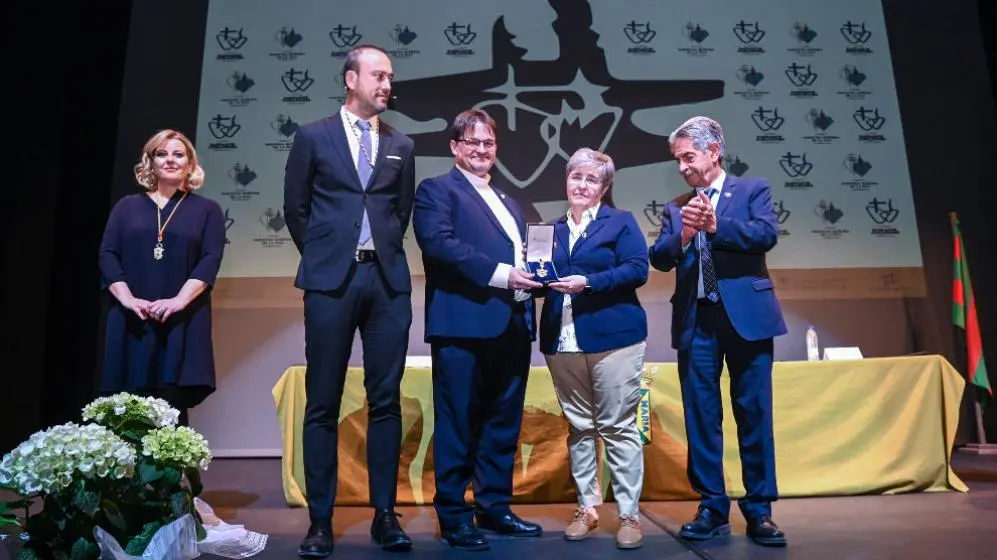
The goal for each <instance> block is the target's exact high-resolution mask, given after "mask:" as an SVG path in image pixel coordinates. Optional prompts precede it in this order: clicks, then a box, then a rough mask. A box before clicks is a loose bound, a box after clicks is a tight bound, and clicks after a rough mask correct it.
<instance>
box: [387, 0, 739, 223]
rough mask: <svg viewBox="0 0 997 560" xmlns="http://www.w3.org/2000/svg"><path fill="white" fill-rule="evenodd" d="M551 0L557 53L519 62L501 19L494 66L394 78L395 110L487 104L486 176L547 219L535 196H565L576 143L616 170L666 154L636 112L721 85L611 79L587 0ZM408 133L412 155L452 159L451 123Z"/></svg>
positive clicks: (716, 91)
mask: <svg viewBox="0 0 997 560" xmlns="http://www.w3.org/2000/svg"><path fill="white" fill-rule="evenodd" d="M548 1H549V2H550V5H551V7H553V9H554V11H555V12H556V13H557V18H556V19H555V20H554V22H553V24H552V27H553V28H554V31H555V33H556V34H557V37H558V42H559V44H560V57H559V58H557V59H556V60H550V61H525V60H523V57H524V55H525V54H526V52H527V50H526V49H523V48H520V47H518V46H516V45H514V44H513V39H514V38H515V36H514V35H512V34H511V33H510V32H509V31H508V30H507V29H506V26H505V21H504V18H502V17H499V18H498V19H497V20H496V21H495V24H494V26H493V32H492V43H493V46H492V53H493V54H492V67H491V68H489V69H485V70H479V71H474V72H465V73H461V74H453V75H447V76H439V77H431V78H420V79H415V80H406V81H399V82H397V83H396V84H395V86H394V90H395V91H396V92H397V93H398V95H399V99H400V101H399V104H398V105H399V106H398V107H396V108H395V110H396V111H398V112H400V113H402V114H404V115H406V116H408V117H409V118H411V119H414V120H417V121H422V122H428V121H430V120H434V119H444V120H445V121H446V122H450V121H451V120H452V119H453V117H454V116H456V115H457V114H458V113H459V112H461V111H463V110H465V109H469V108H472V107H474V108H480V109H484V110H486V111H488V113H489V114H491V116H492V117H493V118H494V119H495V121H496V124H497V125H498V141H499V159H498V162H497V163H496V166H495V168H494V169H492V184H493V185H494V186H495V187H497V188H499V189H501V190H503V191H504V192H506V193H508V194H509V195H510V196H511V197H513V198H514V199H515V200H516V201H517V202H518V203H519V205H520V206H521V207H522V209H523V212H524V214H525V215H526V218H527V220H529V221H541V220H542V219H543V218H542V217H541V216H540V213H539V212H538V210H537V209H536V207H535V206H534V204H537V203H543V202H552V201H558V200H564V198H565V196H564V166H565V164H566V163H567V160H568V158H570V157H571V154H572V153H574V151H575V150H576V149H578V148H580V147H583V146H587V147H590V148H593V149H596V150H599V151H603V152H606V153H608V154H609V155H610V156H612V157H613V161H614V163H615V164H616V168H617V170H619V169H623V168H627V167H635V166H640V165H647V164H650V163H657V162H661V161H668V160H671V159H672V156H671V154H670V152H669V150H668V144H667V138H666V137H664V136H661V135H658V134H652V133H649V132H647V131H645V130H643V129H642V128H641V127H640V126H639V125H638V123H636V122H635V121H634V113H636V112H637V111H640V110H642V109H650V108H660V107H668V106H672V105H680V104H686V103H696V102H702V101H707V100H712V99H717V98H720V97H722V96H723V88H724V84H723V81H721V80H620V79H616V78H614V77H613V76H612V75H611V74H610V73H609V69H608V67H607V64H606V53H605V52H604V51H603V49H602V48H600V47H599V46H598V44H597V41H598V38H599V35H598V34H597V33H596V32H595V31H593V30H592V29H591V27H592V11H591V8H590V7H589V5H588V3H587V2H579V1H578V0H548ZM676 124H678V123H676ZM411 136H412V138H413V139H414V140H415V152H416V155H417V156H429V157H451V153H450V148H449V141H450V133H449V130H442V131H436V132H427V133H418V134H412V135H411ZM606 202H607V203H608V204H612V200H607V201H606Z"/></svg>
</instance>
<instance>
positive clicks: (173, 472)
mask: <svg viewBox="0 0 997 560" xmlns="http://www.w3.org/2000/svg"><path fill="white" fill-rule="evenodd" d="M182 477H183V473H181V472H180V470H179V469H177V468H175V467H169V466H168V467H163V484H164V485H165V486H166V488H170V489H173V488H177V487H178V486H180V479H181V478H182Z"/></svg>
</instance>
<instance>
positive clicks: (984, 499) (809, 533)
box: [202, 453, 997, 560]
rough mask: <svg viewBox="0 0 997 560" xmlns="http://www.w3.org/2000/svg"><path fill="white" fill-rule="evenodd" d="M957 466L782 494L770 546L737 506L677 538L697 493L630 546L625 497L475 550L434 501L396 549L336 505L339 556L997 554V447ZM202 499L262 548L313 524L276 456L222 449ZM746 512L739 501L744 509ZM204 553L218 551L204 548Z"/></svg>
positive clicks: (540, 516) (291, 540)
mask: <svg viewBox="0 0 997 560" xmlns="http://www.w3.org/2000/svg"><path fill="white" fill-rule="evenodd" d="M954 463H955V466H956V472H958V473H959V475H960V477H962V479H963V480H964V481H965V482H966V483H967V484H968V485H969V486H970V488H971V491H970V492H969V493H968V494H962V493H957V492H946V493H933V494H905V495H898V496H856V497H841V498H807V499H786V500H782V501H780V502H778V503H777V504H776V505H775V508H774V509H775V511H774V513H775V520H776V522H777V523H779V525H780V526H781V527H782V528H783V529H784V530H785V531H786V533H787V535H788V537H789V540H790V543H789V546H788V547H786V548H784V549H766V548H763V547H759V546H757V545H755V544H753V543H752V542H751V541H750V540H749V539H747V538H746V537H745V535H744V531H745V527H744V522H743V520H742V519H741V518H740V516H739V515H737V514H735V515H734V516H733V519H732V523H733V534H732V535H730V536H727V537H720V538H716V539H713V540H712V541H708V542H706V543H696V544H692V543H686V542H684V541H680V540H677V539H676V538H675V536H674V535H675V534H676V531H677V528H678V526H680V525H681V524H682V523H684V522H685V521H686V520H687V519H689V518H690V517H691V516H692V514H693V513H694V512H695V509H696V503H695V502H648V503H644V504H643V507H642V520H643V527H644V547H643V548H641V549H638V550H630V551H620V550H617V549H616V547H615V542H614V535H615V531H616V522H615V517H616V516H615V504H606V505H604V506H602V508H601V509H600V517H601V519H602V527H601V528H600V530H599V533H598V536H597V537H593V538H590V539H588V540H586V541H582V542H567V541H565V540H564V538H563V531H564V527H565V525H566V524H567V522H568V521H569V520H570V517H571V514H572V511H573V509H574V505H573V504H545V505H521V506H517V507H516V508H515V510H516V512H517V513H518V514H519V515H521V516H522V517H525V518H527V519H529V520H531V521H534V522H537V523H541V524H542V525H543V527H544V529H545V534H544V536H543V537H542V538H539V539H508V538H505V539H503V538H494V539H493V540H492V549H491V550H490V551H487V552H480V553H472V552H461V551H455V550H452V549H450V548H449V547H447V546H445V545H443V544H440V542H439V533H438V528H437V524H436V518H435V515H434V513H433V510H432V508H431V507H406V508H402V509H401V513H402V514H403V517H402V519H401V521H402V524H403V526H404V527H405V529H406V530H407V531H408V533H409V534H410V535H411V536H412V538H413V541H414V544H415V546H414V549H413V551H412V552H410V553H408V554H391V553H387V552H382V551H381V550H379V549H377V548H376V547H374V546H373V545H372V544H371V543H370V540H369V536H368V535H369V533H368V531H369V528H370V513H371V512H370V510H369V509H367V508H360V507H352V508H338V509H337V510H336V520H335V527H334V529H335V532H336V552H335V554H334V556H333V558H349V559H356V560H363V559H374V558H379V559H387V558H394V559H398V560H400V559H402V558H407V559H411V560H415V559H422V558H477V559H481V560H485V559H488V558H496V559H498V558H503V559H505V558H515V557H517V556H519V555H524V556H528V557H529V559H530V560H544V559H558V560H563V559H564V558H565V557H568V556H570V555H573V556H575V557H578V558H586V559H589V558H592V559H598V558H620V557H627V558H634V559H637V558H655V559H661V558H675V559H695V558H707V559H716V560H721V559H768V558H796V559H806V560H821V559H849V560H864V559H892V558H897V559H936V558H937V559H946V560H947V559H960V560H963V559H976V558H997V456H990V457H980V456H975V455H967V454H963V453H957V454H956V457H955V458H954ZM204 482H205V488H206V490H205V493H204V495H203V496H202V497H203V499H204V500H205V501H206V502H208V503H209V504H210V505H211V506H212V507H213V508H214V509H215V512H216V513H217V514H218V515H219V517H221V518H222V519H223V520H225V521H226V522H228V523H232V524H242V525H245V526H246V527H247V528H249V529H251V530H254V531H259V532H262V533H267V534H268V535H269V542H268V544H267V548H266V550H265V551H264V552H263V553H262V554H260V555H258V556H256V557H255V558H259V559H261V560H262V559H276V558H286V559H292V558H296V557H297V555H296V550H297V546H298V542H299V540H300V539H301V537H302V536H303V535H304V532H305V530H306V529H307V526H308V513H307V510H305V509H302V508H294V509H291V508H288V507H287V506H286V505H285V504H284V498H283V493H282V490H281V473H280V461H279V460H277V459H216V460H215V461H214V462H213V463H212V464H211V468H210V469H209V470H208V472H207V473H205V477H204ZM734 511H736V508H734ZM202 558H208V557H207V556H203V557H202Z"/></svg>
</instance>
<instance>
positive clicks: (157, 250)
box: [152, 191, 187, 261]
mask: <svg viewBox="0 0 997 560" xmlns="http://www.w3.org/2000/svg"><path fill="white" fill-rule="evenodd" d="M185 198H187V192H186V191H184V193H183V196H181V197H180V200H178V201H177V204H176V206H174V207H173V210H170V215H169V216H167V217H166V221H165V222H164V221H163V209H162V208H161V207H160V206H159V204H156V226H157V227H158V229H159V231H158V232H157V233H156V246H155V247H154V248H153V249H152V258H154V259H156V260H157V261H161V260H163V256H164V253H165V249H163V232H164V231H166V224H168V223H170V220H172V219H173V214H175V213H176V211H177V208H180V203H181V202H183V199H185ZM166 204H169V201H168V200H167V201H166ZM166 204H164V205H163V206H166Z"/></svg>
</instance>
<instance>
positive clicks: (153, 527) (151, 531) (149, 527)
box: [125, 522, 162, 556]
mask: <svg viewBox="0 0 997 560" xmlns="http://www.w3.org/2000/svg"><path fill="white" fill-rule="evenodd" d="M160 527H162V525H161V524H160V523H158V522H152V523H146V524H145V526H143V527H142V532H141V533H139V534H138V535H135V537H134V538H132V540H130V541H128V544H127V545H126V546H125V553H126V554H130V555H132V556H142V553H143V552H145V549H146V547H147V546H149V543H150V542H152V537H153V536H154V535H155V534H156V531H158V530H159V528H160Z"/></svg>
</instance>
